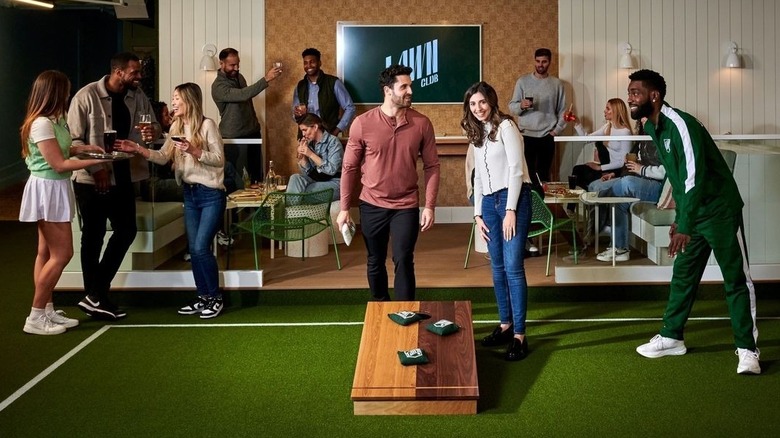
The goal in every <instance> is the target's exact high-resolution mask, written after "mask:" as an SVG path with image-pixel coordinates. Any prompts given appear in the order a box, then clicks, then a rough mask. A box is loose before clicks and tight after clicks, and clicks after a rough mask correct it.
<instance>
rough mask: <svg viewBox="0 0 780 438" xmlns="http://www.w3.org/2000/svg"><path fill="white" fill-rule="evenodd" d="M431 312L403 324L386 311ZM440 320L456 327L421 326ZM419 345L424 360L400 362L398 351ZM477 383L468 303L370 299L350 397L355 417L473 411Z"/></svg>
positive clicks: (475, 411)
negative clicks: (438, 330) (445, 330)
mask: <svg viewBox="0 0 780 438" xmlns="http://www.w3.org/2000/svg"><path fill="white" fill-rule="evenodd" d="M402 310H410V311H413V312H422V313H427V314H429V315H431V318H430V319H427V320H423V321H421V322H417V323H414V324H411V325H408V326H402V325H399V324H396V323H395V322H393V321H392V320H391V319H390V318H388V316H387V314H388V313H395V312H400V311H402ZM440 319H447V320H449V321H453V322H455V323H456V324H458V325H459V326H460V330H459V331H458V332H457V333H453V334H451V335H448V336H438V335H436V334H434V333H431V332H429V331H428V330H426V329H425V326H426V325H428V324H430V323H432V322H436V321H438V320H440ZM418 347H419V348H422V349H423V350H424V351H425V353H426V355H427V356H428V359H429V361H430V362H429V363H427V364H424V365H412V366H403V365H401V362H400V360H399V359H398V351H404V350H411V349H413V348H418ZM477 399H479V385H478V383H477V361H476V356H475V354H474V330H473V327H472V323H471V302H470V301H389V302H370V303H368V306H367V307H366V319H365V325H364V326H363V335H362V337H361V339H360V350H359V352H358V359H357V366H356V368H355V379H354V381H353V383H352V401H353V402H354V413H355V415H454V414H461V415H462V414H476V413H477Z"/></svg>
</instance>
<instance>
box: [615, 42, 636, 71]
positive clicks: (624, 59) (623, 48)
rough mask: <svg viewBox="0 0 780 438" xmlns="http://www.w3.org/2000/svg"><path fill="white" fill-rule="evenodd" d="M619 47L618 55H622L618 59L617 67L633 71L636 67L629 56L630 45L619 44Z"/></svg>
mask: <svg viewBox="0 0 780 438" xmlns="http://www.w3.org/2000/svg"><path fill="white" fill-rule="evenodd" d="M619 47H620V53H622V54H623V55H622V56H621V57H620V62H618V67H620V68H626V69H635V68H636V65H635V64H634V58H633V57H632V56H631V50H632V47H631V44H629V43H621V44H620V45H619Z"/></svg>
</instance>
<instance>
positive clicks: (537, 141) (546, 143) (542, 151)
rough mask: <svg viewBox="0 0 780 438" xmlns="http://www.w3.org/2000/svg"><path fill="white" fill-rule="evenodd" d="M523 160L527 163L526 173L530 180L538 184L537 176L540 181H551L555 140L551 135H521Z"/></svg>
mask: <svg viewBox="0 0 780 438" xmlns="http://www.w3.org/2000/svg"><path fill="white" fill-rule="evenodd" d="M523 143H524V150H525V162H526V164H527V165H528V173H529V174H530V175H529V176H530V177H531V181H533V182H534V184H538V183H539V181H537V180H536V179H537V175H538V178H540V179H541V180H542V181H552V180H551V179H550V178H551V176H550V169H551V168H552V163H553V158H554V157H555V140H553V137H552V135H545V136H544V137H529V136H527V135H524V136H523Z"/></svg>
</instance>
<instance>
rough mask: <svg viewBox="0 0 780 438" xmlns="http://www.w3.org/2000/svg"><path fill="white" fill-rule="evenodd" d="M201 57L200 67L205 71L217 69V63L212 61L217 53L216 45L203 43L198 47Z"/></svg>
mask: <svg viewBox="0 0 780 438" xmlns="http://www.w3.org/2000/svg"><path fill="white" fill-rule="evenodd" d="M200 50H201V52H203V57H202V58H200V69H201V70H205V71H214V70H216V69H217V63H216V61H214V55H216V54H217V46H215V45H214V44H204V45H203V47H202V48H201V49H200Z"/></svg>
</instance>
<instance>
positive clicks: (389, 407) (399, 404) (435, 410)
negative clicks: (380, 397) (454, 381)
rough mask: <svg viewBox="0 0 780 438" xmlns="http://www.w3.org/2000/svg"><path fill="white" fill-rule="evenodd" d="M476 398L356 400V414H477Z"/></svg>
mask: <svg viewBox="0 0 780 438" xmlns="http://www.w3.org/2000/svg"><path fill="white" fill-rule="evenodd" d="M476 413H477V401H476V400H412V401H366V402H360V401H356V402H354V414H355V415H475V414H476Z"/></svg>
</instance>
